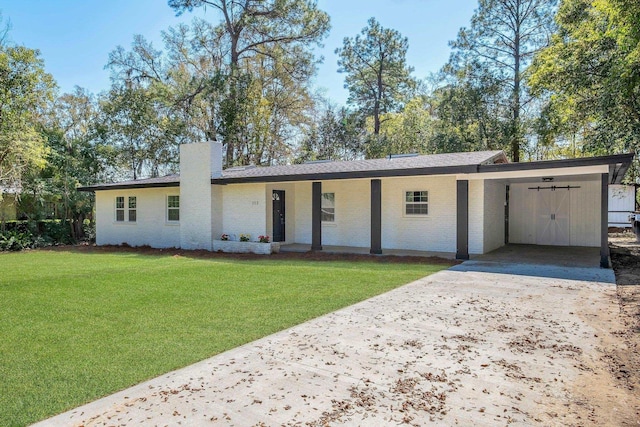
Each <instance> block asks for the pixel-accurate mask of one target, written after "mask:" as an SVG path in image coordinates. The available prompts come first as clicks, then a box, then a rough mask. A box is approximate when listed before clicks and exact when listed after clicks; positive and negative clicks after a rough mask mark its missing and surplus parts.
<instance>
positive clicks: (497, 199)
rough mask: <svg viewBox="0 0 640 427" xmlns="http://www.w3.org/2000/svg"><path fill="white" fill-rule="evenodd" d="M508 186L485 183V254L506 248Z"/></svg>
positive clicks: (487, 181)
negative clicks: (505, 221) (505, 215)
mask: <svg viewBox="0 0 640 427" xmlns="http://www.w3.org/2000/svg"><path fill="white" fill-rule="evenodd" d="M505 201H506V185H505V184H502V183H499V182H497V181H491V180H486V181H484V233H483V234H484V245H483V248H482V249H483V253H487V252H491V251H492V250H494V249H498V248H499V247H501V246H504V226H505V223H504V219H505V218H504V204H505Z"/></svg>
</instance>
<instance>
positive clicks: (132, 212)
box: [129, 196, 138, 222]
mask: <svg viewBox="0 0 640 427" xmlns="http://www.w3.org/2000/svg"><path fill="white" fill-rule="evenodd" d="M137 205H138V200H137V199H136V196H129V222H136V219H137V216H138V215H137V212H138V209H137Z"/></svg>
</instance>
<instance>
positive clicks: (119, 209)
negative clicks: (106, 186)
mask: <svg viewBox="0 0 640 427" xmlns="http://www.w3.org/2000/svg"><path fill="white" fill-rule="evenodd" d="M116 221H118V222H121V221H124V197H116Z"/></svg>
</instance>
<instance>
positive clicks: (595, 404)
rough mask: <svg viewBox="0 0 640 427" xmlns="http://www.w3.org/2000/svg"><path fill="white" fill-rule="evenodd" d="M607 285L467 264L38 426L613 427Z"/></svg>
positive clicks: (584, 275)
mask: <svg viewBox="0 0 640 427" xmlns="http://www.w3.org/2000/svg"><path fill="white" fill-rule="evenodd" d="M534 271H535V273H536V274H535V275H532V274H531V273H532V272H534ZM572 271H573V273H574V276H575V277H576V278H578V280H574V279H573V278H572V277H567V276H571V274H572V273H571V272H572ZM545 272H546V273H545ZM557 277H563V278H561V279H558V278H557ZM612 283H614V277H613V273H612V272H611V270H601V269H598V268H575V269H573V270H571V269H570V268H567V267H553V266H536V267H535V268H534V269H532V266H531V265H522V264H515V265H514V264H501V263H490V262H478V261H469V262H466V263H464V264H461V265H459V266H456V267H454V268H452V269H449V270H446V271H442V272H439V273H436V274H434V275H432V276H428V277H426V278H423V279H421V280H418V281H416V282H413V283H411V284H409V285H406V286H403V287H401V288H398V289H396V290H394V291H391V292H389V293H386V294H384V295H380V296H378V297H375V298H373V299H370V300H367V301H364V302H362V303H359V304H356V305H354V306H351V307H348V308H345V309H343V310H339V311H337V312H334V313H331V314H328V315H326V316H323V317H320V318H317V319H315V320H312V321H309V322H307V323H304V324H302V325H299V326H296V327H293V328H291V329H289V330H286V331H282V332H279V333H277V334H274V335H271V336H268V337H266V338H263V339H260V340H258V341H255V342H252V343H250V344H247V345H244V346H242V347H239V348H236V349H233V350H231V351H228V352H226V353H223V354H220V355H218V356H215V357H212V358H210V359H208V360H205V361H202V362H200V363H197V364H195V365H192V366H189V367H186V368H184V369H181V370H178V371H174V372H171V373H169V374H167V375H163V376H161V377H158V378H156V379H153V380H151V381H148V382H145V383H142V384H139V385H137V386H135V387H132V388H130V389H127V390H124V391H122V392H119V393H116V394H114V395H112V396H108V397H105V398H103V399H100V400H98V401H96V402H93V403H90V404H88V405H85V406H82V407H80V408H77V409H74V410H71V411H69V412H67V413H64V414H61V415H59V416H57V417H54V418H51V419H49V420H45V421H43V422H41V423H39V424H37V425H40V426H70V425H75V426H80V425H82V426H134V425H135V426H138V425H145V426H146V425H229V426H272V425H285V426H294V425H300V426H306V425H309V426H324V425H354V426H355V425H370V426H380V425H398V424H404V423H406V424H409V425H429V424H433V425H486V426H494V425H531V424H537V425H585V424H587V425H589V424H593V425H611V423H612V420H613V422H615V421H616V418H615V416H614V415H615V413H620V412H621V411H623V410H624V406H625V405H629V402H625V401H624V399H622V400H620V399H619V398H617V399H615V400H612V401H609V400H603V401H599V400H598V399H593V398H592V397H589V396H587V395H585V392H587V391H588V389H590V388H592V386H593V384H590V383H589V381H591V380H590V379H589V378H592V377H593V376H594V375H596V377H597V376H598V374H599V373H600V372H601V370H602V369H604V368H602V367H601V366H600V364H601V362H599V360H600V354H599V353H598V351H599V350H598V349H599V348H600V347H601V346H602V342H601V341H600V338H598V335H599V334H600V335H602V334H603V332H601V330H600V329H602V328H605V327H609V326H611V325H604V326H602V325H601V324H600V323H598V322H594V321H593V319H594V318H595V317H598V318H608V319H613V318H614V315H615V313H616V310H617V307H616V305H615V302H614V299H613V298H612V296H613V295H614V293H615V286H614V285H612ZM602 316H604V317H602ZM610 321H611V320H610ZM614 326H615V325H614ZM599 378H600V379H602V378H604V374H603V376H602V377H599ZM597 387H599V389H600V390H602V391H603V392H604V393H605V394H606V392H607V390H608V388H607V387H613V385H611V384H609V383H607V382H606V381H605V382H604V383H600V384H598V385H597ZM585 390H587V391H585Z"/></svg>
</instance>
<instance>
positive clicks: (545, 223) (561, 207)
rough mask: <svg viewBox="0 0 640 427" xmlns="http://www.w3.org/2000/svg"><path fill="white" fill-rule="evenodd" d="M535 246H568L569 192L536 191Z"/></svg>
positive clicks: (554, 190) (558, 190) (557, 190)
mask: <svg viewBox="0 0 640 427" xmlns="http://www.w3.org/2000/svg"><path fill="white" fill-rule="evenodd" d="M537 193H538V197H537V224H536V244H538V245H556V246H569V244H570V238H569V211H570V206H571V204H570V200H571V199H570V197H569V190H568V189H566V188H558V189H553V190H547V189H545V190H538V191H537Z"/></svg>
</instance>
